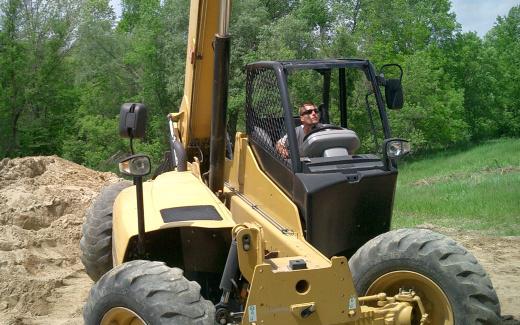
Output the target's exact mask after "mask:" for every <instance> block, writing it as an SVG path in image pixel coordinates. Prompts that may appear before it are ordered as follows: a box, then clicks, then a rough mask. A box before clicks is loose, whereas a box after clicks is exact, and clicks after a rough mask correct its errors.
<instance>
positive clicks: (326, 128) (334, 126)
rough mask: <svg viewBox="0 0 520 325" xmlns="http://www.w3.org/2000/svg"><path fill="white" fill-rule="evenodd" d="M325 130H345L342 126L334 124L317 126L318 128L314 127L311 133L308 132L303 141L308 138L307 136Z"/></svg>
mask: <svg viewBox="0 0 520 325" xmlns="http://www.w3.org/2000/svg"><path fill="white" fill-rule="evenodd" d="M325 130H344V128H342V127H341V126H336V125H332V124H325V125H322V126H319V127H316V128H314V129H312V130H311V131H310V132H309V133H307V134H306V135H305V136H304V137H303V142H305V140H307V138H308V137H309V136H310V135H311V134H314V133H318V132H321V131H325Z"/></svg>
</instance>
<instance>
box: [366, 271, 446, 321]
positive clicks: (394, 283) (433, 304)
mask: <svg viewBox="0 0 520 325" xmlns="http://www.w3.org/2000/svg"><path fill="white" fill-rule="evenodd" d="M400 289H404V290H410V289H412V290H413V291H414V292H415V293H416V294H417V295H418V296H419V297H420V298H421V301H422V303H423V305H424V308H425V309H426V313H427V314H428V321H427V324H432V325H453V324H454V321H453V311H452V308H451V304H450V301H449V300H448V297H447V296H446V294H445V293H444V291H442V289H441V288H440V287H439V286H438V285H437V284H436V283H435V282H433V281H432V280H430V279H429V278H427V277H425V276H423V275H421V274H419V273H416V272H411V271H394V272H389V273H386V274H383V275H382V276H380V277H379V278H377V279H376V280H375V281H374V282H373V283H372V284H371V285H370V287H369V288H368V289H367V292H366V295H367V296H369V295H374V294H378V293H381V292H384V293H386V294H387V296H394V295H396V294H398V293H399V290H400ZM415 310H417V308H414V316H415V317H414V321H413V322H412V324H419V323H418V322H419V320H418V316H419V313H418V312H416V311H415Z"/></svg>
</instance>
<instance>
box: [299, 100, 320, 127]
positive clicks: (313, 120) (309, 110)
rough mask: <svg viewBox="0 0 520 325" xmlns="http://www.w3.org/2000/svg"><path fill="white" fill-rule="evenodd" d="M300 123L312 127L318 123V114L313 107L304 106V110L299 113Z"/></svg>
mask: <svg viewBox="0 0 520 325" xmlns="http://www.w3.org/2000/svg"><path fill="white" fill-rule="evenodd" d="M300 121H301V122H302V125H314V124H317V123H318V122H319V121H320V114H319V112H318V109H317V108H316V106H314V105H305V106H304V110H301V112H300Z"/></svg>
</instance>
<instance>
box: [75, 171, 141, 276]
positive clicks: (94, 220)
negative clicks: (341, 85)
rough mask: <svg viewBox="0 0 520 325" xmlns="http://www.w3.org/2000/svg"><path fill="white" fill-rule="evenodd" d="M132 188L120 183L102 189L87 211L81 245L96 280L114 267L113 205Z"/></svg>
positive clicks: (87, 270)
mask: <svg viewBox="0 0 520 325" xmlns="http://www.w3.org/2000/svg"><path fill="white" fill-rule="evenodd" d="M131 185H132V183H131V182H129V181H121V182H119V183H115V184H111V185H109V186H107V187H105V188H103V189H102V190H101V192H100V193H99V195H98V196H97V197H96V198H95V199H94V202H93V203H92V205H91V206H90V208H89V209H88V210H87V212H86V218H85V222H84V223H83V227H82V228H81V232H82V237H81V240H80V242H79V246H80V249H81V256H80V258H81V262H82V263H83V265H84V266H85V271H86V272H87V274H88V276H89V277H90V278H91V279H92V280H94V281H97V280H98V279H99V278H100V277H101V276H102V275H103V274H105V273H106V272H107V271H108V270H110V269H111V268H112V206H113V205H114V201H115V200H116V197H117V195H118V194H119V193H120V192H121V191H122V190H124V189H125V188H127V187H129V186H131Z"/></svg>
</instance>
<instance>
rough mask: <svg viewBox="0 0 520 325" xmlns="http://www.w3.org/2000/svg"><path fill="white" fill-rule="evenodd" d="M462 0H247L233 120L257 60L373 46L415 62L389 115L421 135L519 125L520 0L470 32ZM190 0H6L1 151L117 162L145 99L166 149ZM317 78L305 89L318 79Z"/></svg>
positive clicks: (239, 12)
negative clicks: (130, 119)
mask: <svg viewBox="0 0 520 325" xmlns="http://www.w3.org/2000/svg"><path fill="white" fill-rule="evenodd" d="M450 6H451V3H450V1H449V0H424V1H417V0H396V1H391V2H388V1H381V0H364V1H361V0H346V1H345V0H305V1H303V0H277V1H273V0H242V1H235V2H234V3H233V10H232V19H231V34H232V36H233V39H232V58H231V80H230V84H229V92H230V97H229V101H228V103H229V124H230V125H233V127H230V128H231V129H232V130H231V131H234V129H235V128H238V129H241V128H243V121H242V119H243V106H244V99H245V76H244V70H243V67H244V66H245V65H246V64H247V63H250V62H254V61H257V60H269V59H276V60H278V59H307V58H335V57H366V58H369V59H370V60H372V61H373V62H374V64H375V65H376V66H380V65H382V64H384V63H388V62H395V63H399V64H401V65H402V66H403V68H404V70H405V76H404V80H403V83H404V90H405V98H406V104H405V107H404V108H403V109H402V110H401V111H398V112H391V113H390V119H391V123H392V129H393V133H394V135H396V136H401V137H406V138H410V139H411V140H412V142H413V145H414V147H415V148H419V149H429V148H444V147H447V146H450V145H453V144H457V143H464V142H469V141H480V140H482V139H487V138H495V137H500V136H513V137H517V136H519V134H520V115H519V113H518V111H519V109H518V106H519V103H520V80H519V78H520V77H519V76H520V62H519V60H520V59H519V58H520V6H516V7H514V8H512V9H511V11H510V12H509V14H508V15H506V16H504V17H498V18H497V21H496V24H495V26H494V27H493V28H492V29H491V30H490V31H489V33H488V34H487V35H486V36H485V37H484V38H483V39H482V38H479V37H478V36H477V35H476V34H475V33H462V32H461V29H460V26H459V24H458V23H457V21H456V17H455V15H454V14H453V13H452V12H451V11H450ZM188 10H189V1H188V0H163V1H160V0H123V1H122V17H120V19H118V18H117V17H115V14H114V12H113V9H112V8H111V7H110V5H109V1H108V0H82V1H74V0H64V1H49V0H33V1H29V2H28V1H21V0H0V136H2V137H3V140H4V141H2V142H1V143H0V157H5V156H7V157H13V156H22V155H40V154H58V155H61V156H64V157H66V158H68V159H71V160H74V161H76V162H79V163H82V164H85V165H87V166H90V167H95V168H98V169H109V168H111V162H112V161H113V160H114V159H115V158H114V157H118V156H119V155H122V154H124V153H125V152H126V151H127V150H128V148H127V144H126V143H125V141H123V140H122V139H120V138H119V137H118V135H117V114H118V111H119V106H120V105H121V104H122V103H124V102H143V103H145V104H146V105H147V106H148V107H149V108H150V114H149V115H150V118H149V127H148V134H147V138H146V139H145V140H144V141H143V142H142V143H140V144H139V145H138V146H139V147H138V149H139V150H142V151H146V152H147V153H150V154H152V156H153V157H154V159H155V160H156V161H157V160H158V159H160V157H161V156H162V152H163V151H164V150H165V148H166V119H165V116H166V114H168V113H169V112H173V111H176V110H177V108H178V106H179V104H180V101H181V98H182V94H183V86H184V66H185V58H186V43H187V26H188ZM309 78H310V79H309ZM309 78H307V77H305V78H302V79H301V80H300V81H296V82H295V84H294V85H293V86H294V89H297V90H298V89H299V90H298V91H299V93H301V94H305V93H309V91H310V89H312V87H310V86H309V83H311V82H312V78H311V77H309ZM349 82H351V83H352V87H351V88H352V89H351V90H349V91H351V94H353V95H356V96H357V95H360V94H361V92H359V94H357V93H356V90H355V88H356V87H358V86H356V79H355V78H353V79H352V78H351V79H349ZM309 87H310V88H309ZM302 96H303V95H302ZM311 97H312V96H311ZM360 98H361V97H360ZM302 100H303V99H302ZM234 125H236V127H235V126H234ZM361 133H362V132H361Z"/></svg>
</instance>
